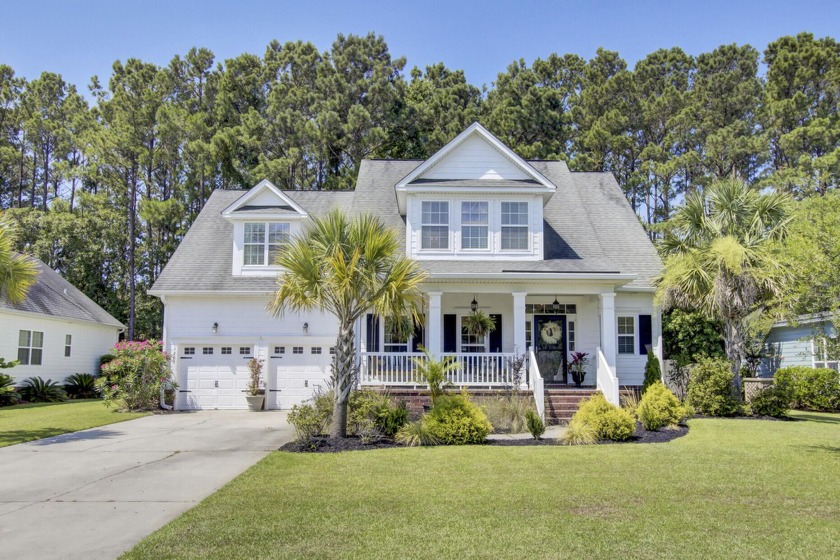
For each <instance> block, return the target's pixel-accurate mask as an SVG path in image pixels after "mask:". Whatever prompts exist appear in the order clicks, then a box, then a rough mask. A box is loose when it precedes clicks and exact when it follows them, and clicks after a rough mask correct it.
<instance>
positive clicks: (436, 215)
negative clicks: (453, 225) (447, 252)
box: [420, 201, 449, 249]
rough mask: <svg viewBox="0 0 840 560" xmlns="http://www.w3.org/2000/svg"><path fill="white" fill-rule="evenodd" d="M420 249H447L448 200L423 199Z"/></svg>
mask: <svg viewBox="0 0 840 560" xmlns="http://www.w3.org/2000/svg"><path fill="white" fill-rule="evenodd" d="M421 220H422V221H421V238H422V239H421V242H420V243H421V245H420V247H421V248H422V249H449V202H446V201H423V208H422V217H421Z"/></svg>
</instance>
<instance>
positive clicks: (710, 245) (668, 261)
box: [656, 180, 790, 394]
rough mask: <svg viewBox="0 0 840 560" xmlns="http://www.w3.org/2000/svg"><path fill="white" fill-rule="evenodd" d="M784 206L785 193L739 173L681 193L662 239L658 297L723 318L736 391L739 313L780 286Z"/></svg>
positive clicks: (741, 334) (741, 341) (742, 337)
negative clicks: (754, 185) (755, 185)
mask: <svg viewBox="0 0 840 560" xmlns="http://www.w3.org/2000/svg"><path fill="white" fill-rule="evenodd" d="M789 207H790V201H789V198H788V197H787V196H785V195H781V194H764V195H762V194H760V193H758V192H757V191H755V190H753V189H751V188H750V187H749V186H748V185H746V184H745V183H743V182H741V181H736V180H723V181H719V182H717V183H714V184H712V185H711V186H710V187H709V188H708V189H707V190H706V191H705V193H702V194H700V193H698V194H695V195H693V196H690V197H689V198H688V200H686V203H685V205H684V206H683V207H682V208H680V209H679V210H678V211H677V213H676V215H675V216H674V217H673V218H672V219H671V220H670V221H669V222H668V224H667V228H666V235H665V237H664V239H663V240H662V241H661V243H660V252H661V254H662V255H663V258H664V261H665V269H664V271H663V273H662V274H661V275H660V277H659V278H658V281H657V293H656V300H657V302H658V303H660V304H662V305H663V306H664V307H666V308H668V307H673V306H677V307H684V308H691V309H697V310H700V311H702V312H704V313H705V314H706V315H708V316H709V317H714V318H718V319H720V320H721V321H722V322H723V325H724V332H723V339H724V343H725V346H726V355H727V358H728V359H729V360H730V362H731V363H732V369H733V372H734V373H735V374H736V375H735V383H736V385H735V388H736V389H737V390H738V391H739V394H740V380H739V376H738V375H737V374H738V372H739V370H740V367H741V362H742V360H743V357H744V351H745V344H746V339H747V333H746V332H745V325H744V322H745V319H746V318H747V316H749V315H750V314H751V313H753V312H754V311H756V310H758V309H759V308H760V307H761V306H762V305H763V304H764V303H765V302H767V301H768V300H769V298H771V297H772V296H774V295H775V294H778V293H779V291H780V290H781V289H782V283H783V278H784V274H785V273H784V270H783V268H782V266H781V265H780V263H779V261H778V260H777V259H776V258H775V248H776V244H777V243H778V242H779V241H781V240H782V239H783V238H784V236H785V234H786V232H787V225H788V222H789Z"/></svg>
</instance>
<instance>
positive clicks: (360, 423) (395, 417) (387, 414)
mask: <svg viewBox="0 0 840 560" xmlns="http://www.w3.org/2000/svg"><path fill="white" fill-rule="evenodd" d="M406 422H408V409H407V408H406V406H405V403H402V402H401V403H399V404H397V405H394V404H393V403H392V402H391V398H390V397H389V396H388V395H385V394H382V393H377V392H376V391H371V390H370V389H364V390H361V391H354V392H353V393H351V394H350V402H349V404H348V418H347V424H348V426H349V428H350V432H351V433H355V434H357V435H364V436H369V435H374V436H375V435H382V436H385V437H393V436H394V435H395V434H396V433H397V432H398V431H399V429H400V428H402V427H403V425H404V424H405V423H406Z"/></svg>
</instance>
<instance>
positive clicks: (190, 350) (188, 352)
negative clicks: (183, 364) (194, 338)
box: [184, 346, 195, 356]
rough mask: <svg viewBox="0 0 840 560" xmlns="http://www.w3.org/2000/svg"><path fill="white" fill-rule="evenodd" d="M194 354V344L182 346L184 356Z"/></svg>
mask: <svg viewBox="0 0 840 560" xmlns="http://www.w3.org/2000/svg"><path fill="white" fill-rule="evenodd" d="M194 355H195V346H187V347H186V348H184V356H194Z"/></svg>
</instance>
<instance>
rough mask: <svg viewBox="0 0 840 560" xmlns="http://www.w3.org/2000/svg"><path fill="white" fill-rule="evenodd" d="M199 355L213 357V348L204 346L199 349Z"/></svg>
mask: <svg viewBox="0 0 840 560" xmlns="http://www.w3.org/2000/svg"><path fill="white" fill-rule="evenodd" d="M201 353H202V354H204V355H205V356H212V355H213V347H212V346H205V347H203V348H202V349H201Z"/></svg>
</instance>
